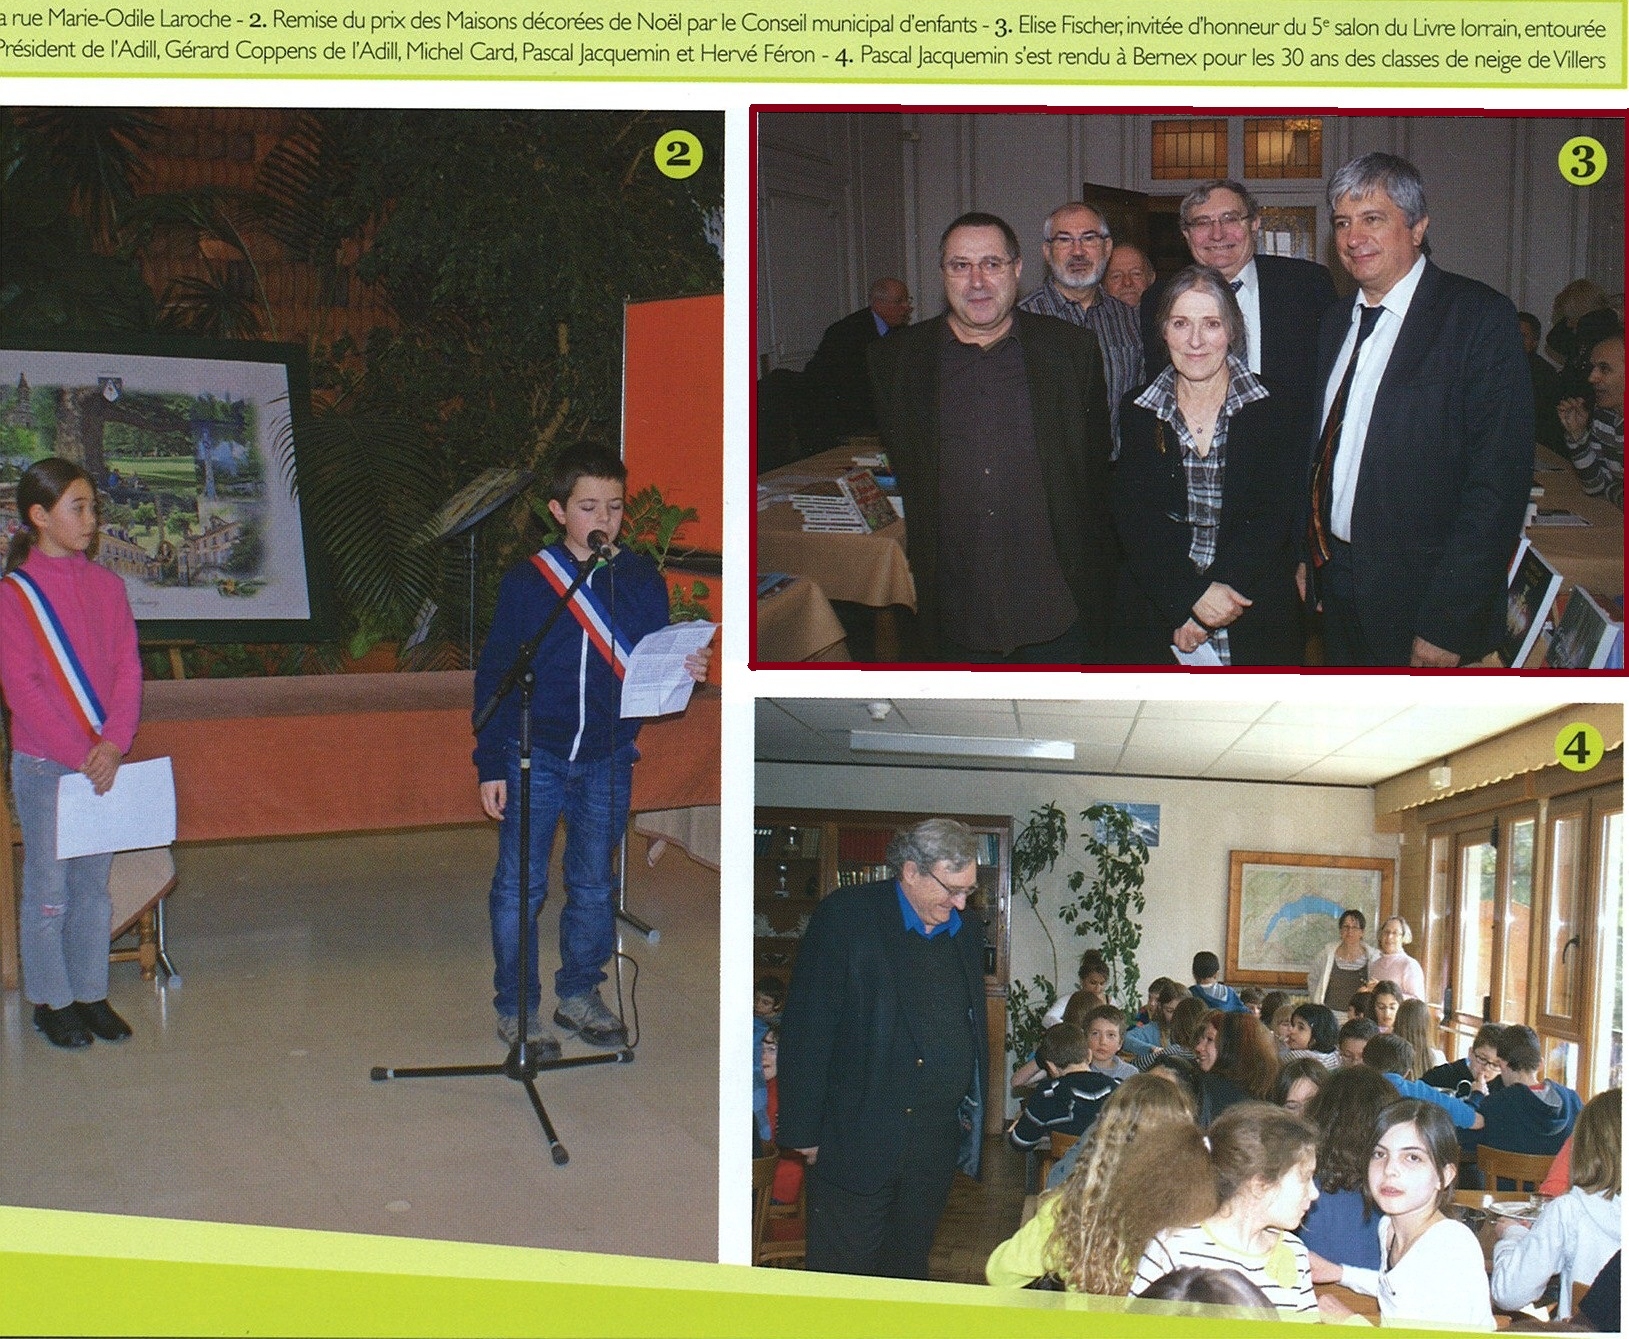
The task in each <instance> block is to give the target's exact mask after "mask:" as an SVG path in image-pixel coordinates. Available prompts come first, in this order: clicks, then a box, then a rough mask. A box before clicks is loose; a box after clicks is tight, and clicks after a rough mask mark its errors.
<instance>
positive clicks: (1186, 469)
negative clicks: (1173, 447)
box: [1133, 354, 1267, 665]
mask: <svg viewBox="0 0 1629 1339" xmlns="http://www.w3.org/2000/svg"><path fill="white" fill-rule="evenodd" d="M1227 369H1228V374H1229V375H1228V383H1227V395H1226V397H1224V399H1223V400H1222V408H1221V410H1220V412H1218V413H1217V415H1216V431H1215V433H1214V434H1213V435H1212V438H1211V444H1210V454H1209V455H1206V456H1201V455H1200V454H1199V452H1198V450H1197V449H1196V447H1195V445H1194V439H1193V433H1192V432H1191V431H1190V430H1189V428H1188V424H1187V422H1186V421H1185V420H1184V419H1183V417H1182V414H1181V412H1180V411H1179V410H1178V409H1177V396H1176V375H1177V374H1176V368H1174V367H1167V368H1166V369H1165V371H1163V372H1161V373H1160V374H1159V376H1158V377H1156V378H1155V379H1154V381H1153V383H1152V384H1151V385H1150V386H1149V387H1148V389H1147V390H1145V391H1144V392H1143V393H1142V394H1141V395H1139V396H1138V397H1137V398H1136V400H1134V401H1133V403H1134V404H1138V405H1141V406H1142V407H1143V408H1144V409H1149V410H1152V411H1153V413H1154V417H1155V418H1157V419H1159V421H1160V424H1161V425H1162V436H1161V440H1162V442H1163V425H1165V424H1170V426H1171V430H1172V431H1173V432H1174V433H1175V434H1176V439H1177V443H1178V445H1179V446H1180V448H1181V450H1182V472H1183V475H1184V476H1185V477H1186V480H1187V484H1188V514H1187V516H1186V517H1184V518H1183V519H1185V520H1186V521H1187V522H1188V524H1189V525H1191V526H1192V527H1193V539H1192V540H1191V541H1190V542H1189V544H1188V561H1189V562H1191V563H1192V564H1193V567H1194V571H1196V572H1199V573H1201V574H1203V573H1204V572H1207V571H1209V570H1210V565H1211V564H1212V563H1213V562H1215V561H1216V533H1217V531H1218V529H1219V528H1220V527H1221V524H1222V483H1223V480H1224V479H1225V477H1226V474H1227V425H1228V422H1229V420H1231V418H1232V417H1233V415H1234V414H1236V413H1238V412H1239V410H1241V409H1243V408H1244V406H1245V405H1247V404H1250V403H1251V402H1252V401H1255V400H1265V399H1266V398H1267V388H1266V387H1265V386H1263V385H1262V384H1261V382H1260V381H1259V380H1257V378H1256V375H1255V373H1253V372H1252V371H1251V370H1250V369H1249V368H1248V367H1246V366H1245V365H1244V364H1243V363H1242V362H1240V361H1239V360H1238V359H1237V358H1235V357H1234V356H1233V355H1232V354H1229V355H1228V358H1227ZM1210 641H1211V646H1212V648H1213V649H1214V650H1215V651H1216V654H1217V655H1218V656H1220V657H1221V660H1222V663H1223V664H1224V665H1226V664H1230V663H1232V662H1231V660H1230V658H1229V651H1228V643H1227V629H1226V628H1218V629H1217V630H1216V631H1215V632H1213V633H1211V635H1210Z"/></svg>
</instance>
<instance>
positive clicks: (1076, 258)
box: [1018, 204, 1143, 457]
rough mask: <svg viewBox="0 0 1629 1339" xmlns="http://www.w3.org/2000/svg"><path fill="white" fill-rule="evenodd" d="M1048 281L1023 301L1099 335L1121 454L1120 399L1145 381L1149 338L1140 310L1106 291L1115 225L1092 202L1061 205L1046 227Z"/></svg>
mask: <svg viewBox="0 0 1629 1339" xmlns="http://www.w3.org/2000/svg"><path fill="white" fill-rule="evenodd" d="M1041 247H1042V252H1043V254H1044V255H1045V256H1046V268H1047V277H1046V282H1045V283H1043V284H1042V285H1041V286H1040V287H1039V288H1037V289H1036V290H1035V291H1034V292H1033V293H1031V294H1030V295H1029V296H1028V297H1027V298H1025V299H1024V300H1023V301H1022V302H1020V303H1019V304H1018V306H1019V309H1020V310H1022V311H1027V312H1034V313H1035V314H1036V315H1038V316H1056V317H1057V318H1058V319H1059V320H1060V321H1068V322H1070V323H1071V324H1072V325H1083V326H1085V327H1086V328H1087V329H1088V330H1090V331H1091V332H1092V333H1093V334H1095V335H1096V336H1097V343H1098V347H1099V348H1100V349H1101V350H1102V352H1103V374H1104V376H1105V378H1106V379H1107V381H1108V383H1109V430H1110V433H1111V435H1112V437H1113V439H1114V454H1115V456H1116V457H1118V456H1119V454H1120V399H1121V397H1122V396H1124V395H1125V394H1126V392H1127V391H1131V390H1135V389H1136V388H1137V387H1138V386H1140V385H1142V381H1143V336H1142V331H1141V329H1140V328H1139V327H1138V324H1137V314H1136V312H1135V311H1134V310H1133V309H1132V308H1130V307H1127V306H1125V305H1124V304H1123V303H1119V302H1115V301H1112V300H1111V299H1110V298H1109V297H1108V295H1107V294H1106V293H1105V292H1104V291H1103V273H1104V271H1105V270H1107V269H1108V266H1109V255H1110V253H1111V252H1112V251H1113V250H1114V239H1113V238H1112V237H1110V236H1109V223H1108V220H1107V219H1105V218H1104V217H1103V216H1102V215H1101V214H1099V213H1098V212H1097V210H1095V209H1093V208H1092V207H1091V206H1090V205H1082V204H1067V205H1059V206H1058V207H1057V208H1056V209H1054V210H1053V211H1052V212H1051V213H1050V214H1048V215H1047V216H1046V223H1045V225H1044V226H1043V227H1042V229H1041Z"/></svg>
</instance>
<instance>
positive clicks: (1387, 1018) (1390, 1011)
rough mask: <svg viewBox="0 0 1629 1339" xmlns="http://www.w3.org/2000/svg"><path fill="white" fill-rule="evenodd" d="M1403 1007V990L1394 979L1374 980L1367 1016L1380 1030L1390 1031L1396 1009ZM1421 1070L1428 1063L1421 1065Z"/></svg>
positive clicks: (1426, 1067)
mask: <svg viewBox="0 0 1629 1339" xmlns="http://www.w3.org/2000/svg"><path fill="white" fill-rule="evenodd" d="M1402 1007H1403V990H1402V987H1401V986H1399V985H1398V984H1397V983H1396V982H1395V981H1376V982H1375V983H1374V989H1373V990H1372V991H1370V992H1369V1017H1370V1018H1372V1019H1374V1021H1375V1025H1376V1026H1377V1027H1378V1028H1379V1029H1380V1030H1381V1031H1382V1032H1390V1031H1391V1030H1392V1028H1393V1027H1394V1026H1396V1023H1397V1011H1398V1010H1399V1009H1401V1008H1402ZM1420 1068H1421V1069H1422V1070H1425V1069H1429V1068H1430V1066H1429V1065H1421V1066H1420Z"/></svg>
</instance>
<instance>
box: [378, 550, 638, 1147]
mask: <svg viewBox="0 0 1629 1339" xmlns="http://www.w3.org/2000/svg"><path fill="white" fill-rule="evenodd" d="M597 534H598V532H596V535H597ZM595 537H596V536H595V535H590V536H589V540H590V545H591V547H594V549H595V552H594V553H593V554H592V555H590V557H589V558H588V559H587V560H586V561H585V562H584V563H583V565H582V566H581V567H580V568H579V569H578V570H577V575H576V577H575V578H574V579H573V580H572V583H571V585H570V586H568V587H567V588H566V593H565V594H564V595H562V596H561V597H560V599H559V600H558V601H557V602H556V603H555V606H554V608H553V609H551V610H549V616H548V617H547V618H545V619H544V620H543V626H542V627H540V628H539V629H538V630H537V632H536V633H535V634H534V635H533V636H532V637H531V638H529V639H528V640H527V642H526V643H525V645H523V646H522V647H521V648H520V650H519V651H517V652H516V653H515V659H514V661H513V663H511V664H510V666H509V669H508V671H507V672H506V673H505V674H504V676H503V681H502V682H501V683H499V684H498V686H497V688H496V689H494V690H493V693H492V696H491V697H489V698H488V699H487V700H486V702H485V703H483V704H482V706H481V709H480V711H479V712H478V713H477V714H476V717H475V733H476V734H479V733H480V732H481V731H482V730H483V729H484V728H485V727H486V724H487V722H488V721H490V720H491V719H492V716H493V713H494V712H496V711H497V709H498V704H499V703H501V702H502V701H503V700H504V698H506V697H508V696H509V694H510V693H511V692H513V691H514V690H515V689H516V688H519V689H520V795H519V796H518V797H516V799H517V802H518V803H519V805H520V813H519V819H518V823H519V829H520V831H519V836H520V869H519V875H520V888H519V899H520V907H519V912H520V914H519V915H518V916H517V917H516V922H517V929H516V939H517V941H518V942H517V949H518V953H517V962H518V965H519V972H518V974H517V976H516V980H515V1021H516V1024H517V1025H518V1027H519V1031H520V1035H519V1037H517V1038H516V1040H515V1044H514V1045H513V1046H511V1047H510V1048H509V1054H508V1055H507V1056H506V1057H505V1058H504V1060H503V1061H502V1063H500V1064H496V1065H491V1064H488V1065H423V1066H418V1067H414V1068H407V1069H397V1068H394V1067H391V1066H386V1065H375V1066H374V1067H373V1069H372V1070H370V1071H369V1075H368V1077H369V1078H371V1079H372V1080H373V1081H374V1082H375V1083H382V1082H384V1081H385V1080H386V1079H439V1078H463V1077H465V1076H468V1075H482V1076H488V1075H502V1076H503V1077H504V1078H506V1079H513V1080H514V1081H515V1082H516V1083H518V1084H520V1085H521V1087H523V1088H524V1089H525V1090H526V1096H527V1098H528V1099H530V1101H531V1104H532V1110H533V1111H534V1112H535V1113H536V1114H537V1120H538V1123H539V1124H540V1125H541V1126H542V1127H543V1135H544V1138H546V1139H547V1140H548V1141H549V1157H550V1158H552V1159H553V1160H554V1165H555V1166H556V1167H563V1166H564V1165H565V1164H566V1162H567V1161H569V1158H570V1155H569V1154H568V1153H567V1152H566V1147H565V1145H564V1144H562V1143H561V1142H560V1138H559V1136H558V1135H557V1134H556V1133H555V1131H554V1122H552V1121H551V1120H550V1119H549V1113H548V1111H547V1110H546V1109H545V1108H544V1106H543V1099H542V1098H541V1097H540V1096H538V1092H537V1083H536V1078H537V1076H538V1075H539V1074H540V1073H543V1072H544V1071H545V1070H555V1069H576V1068H579V1067H581V1066H583V1065H625V1064H629V1063H630V1062H632V1060H633V1051H632V1050H630V1049H629V1048H627V1047H624V1048H622V1049H621V1050H618V1051H608V1052H606V1053H604V1054H602V1055H578V1056H570V1057H562V1058H560V1059H557V1060H542V1059H539V1058H538V1053H537V1050H536V1046H535V1044H534V1043H533V1042H531V1041H529V1040H528V1039H527V1036H526V1033H527V1026H526V1024H527V1021H528V1020H527V1017H526V987H527V984H528V983H527V979H526V977H527V972H528V970H529V964H530V962H531V955H530V954H528V953H527V951H526V947H527V945H526V932H527V929H528V928H529V927H530V922H531V920H532V917H531V915H530V911H531V892H532V889H531V834H532V691H533V689H534V688H535V687H536V686H537V672H536V670H534V669H533V667H532V657H533V656H535V655H536V654H537V648H538V647H539V646H541V645H542V644H543V639H544V638H545V637H546V636H548V634H549V629H550V628H552V627H553V626H554V625H555V622H556V621H557V620H558V619H559V617H560V615H561V613H562V612H563V611H564V610H565V608H566V606H567V605H568V604H570V603H571V599H572V597H573V596H574V595H576V594H577V592H578V591H579V590H581V589H582V586H583V583H584V582H586V581H587V580H588V577H589V574H590V573H591V572H592V571H593V570H594V565H595V563H597V562H598V561H599V560H600V557H601V554H600V552H599V546H594V545H593V540H594V538H595Z"/></svg>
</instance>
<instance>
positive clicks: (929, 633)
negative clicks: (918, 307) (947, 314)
mask: <svg viewBox="0 0 1629 1339" xmlns="http://www.w3.org/2000/svg"><path fill="white" fill-rule="evenodd" d="M1012 316H1013V324H1014V329H1015V330H1016V331H1017V332H1018V337H1019V342H1020V343H1021V344H1022V345H1023V349H1024V371H1025V376H1026V378H1027V379H1028V381H1029V391H1030V411H1031V414H1032V416H1033V418H1034V423H1035V447H1036V451H1037V453H1038V454H1039V456H1040V460H1041V477H1042V480H1043V482H1044V484H1045V487H1046V502H1047V521H1048V524H1049V528H1050V530H1051V533H1052V539H1053V542H1054V544H1055V545H1056V546H1057V553H1058V562H1059V564H1060V565H1061V566H1062V568H1063V576H1064V580H1065V581H1066V582H1068V584H1069V590H1070V593H1071V594H1072V595H1073V596H1074V599H1075V607H1076V609H1077V610H1078V611H1079V614H1080V622H1081V629H1082V631H1083V632H1084V634H1085V639H1086V658H1087V659H1088V660H1093V661H1101V660H1103V659H1105V658H1106V657H1107V650H1108V609H1109V600H1110V597H1111V595H1112V592H1113V588H1114V530H1113V523H1112V522H1111V520H1110V517H1109V506H1108V493H1109V490H1108V470H1109V452H1110V436H1109V403H1108V386H1107V383H1106V382H1105V380H1104V377H1103V356H1102V354H1101V352H1100V351H1099V349H1098V347H1097V337H1096V336H1095V335H1094V334H1092V332H1091V331H1089V330H1086V329H1083V328H1082V327H1080V326H1076V325H1071V324H1069V322H1067V321H1060V320H1057V319H1056V318H1054V317H1051V316H1034V315H1032V314H1031V313H1029V312H1026V311H1014V312H1013V314H1012ZM945 324H946V321H945V318H944V317H943V316H940V317H936V318H934V319H933V320H931V321H923V322H921V323H919V324H917V325H913V326H907V327H906V328H905V329H903V330H896V331H895V332H894V333H893V334H891V335H890V336H888V338H887V339H884V340H878V341H877V342H876V343H875V344H873V345H872V346H871V353H870V358H871V379H872V384H873V387H874V388H875V392H876V405H877V418H878V422H879V424H880V426H881V430H882V443H883V446H884V447H885V448H886V449H887V451H888V458H889V460H890V462H891V463H892V464H893V467H894V471H895V474H896V475H897V476H898V478H899V491H900V496H901V497H902V498H903V499H904V501H905V534H906V555H907V557H908V558H909V559H910V564H911V573H912V575H913V577H914V578H915V580H916V610H917V615H918V622H919V626H921V627H922V628H923V629H924V631H925V636H926V637H927V638H928V639H929V645H928V646H927V647H926V648H925V649H926V652H927V657H928V658H930V659H931V658H933V657H934V656H935V655H936V654H937V640H938V635H939V626H938V623H939V613H938V560H939V535H938V525H939V352H940V344H941V342H942V341H943V339H944V338H945Z"/></svg>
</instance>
